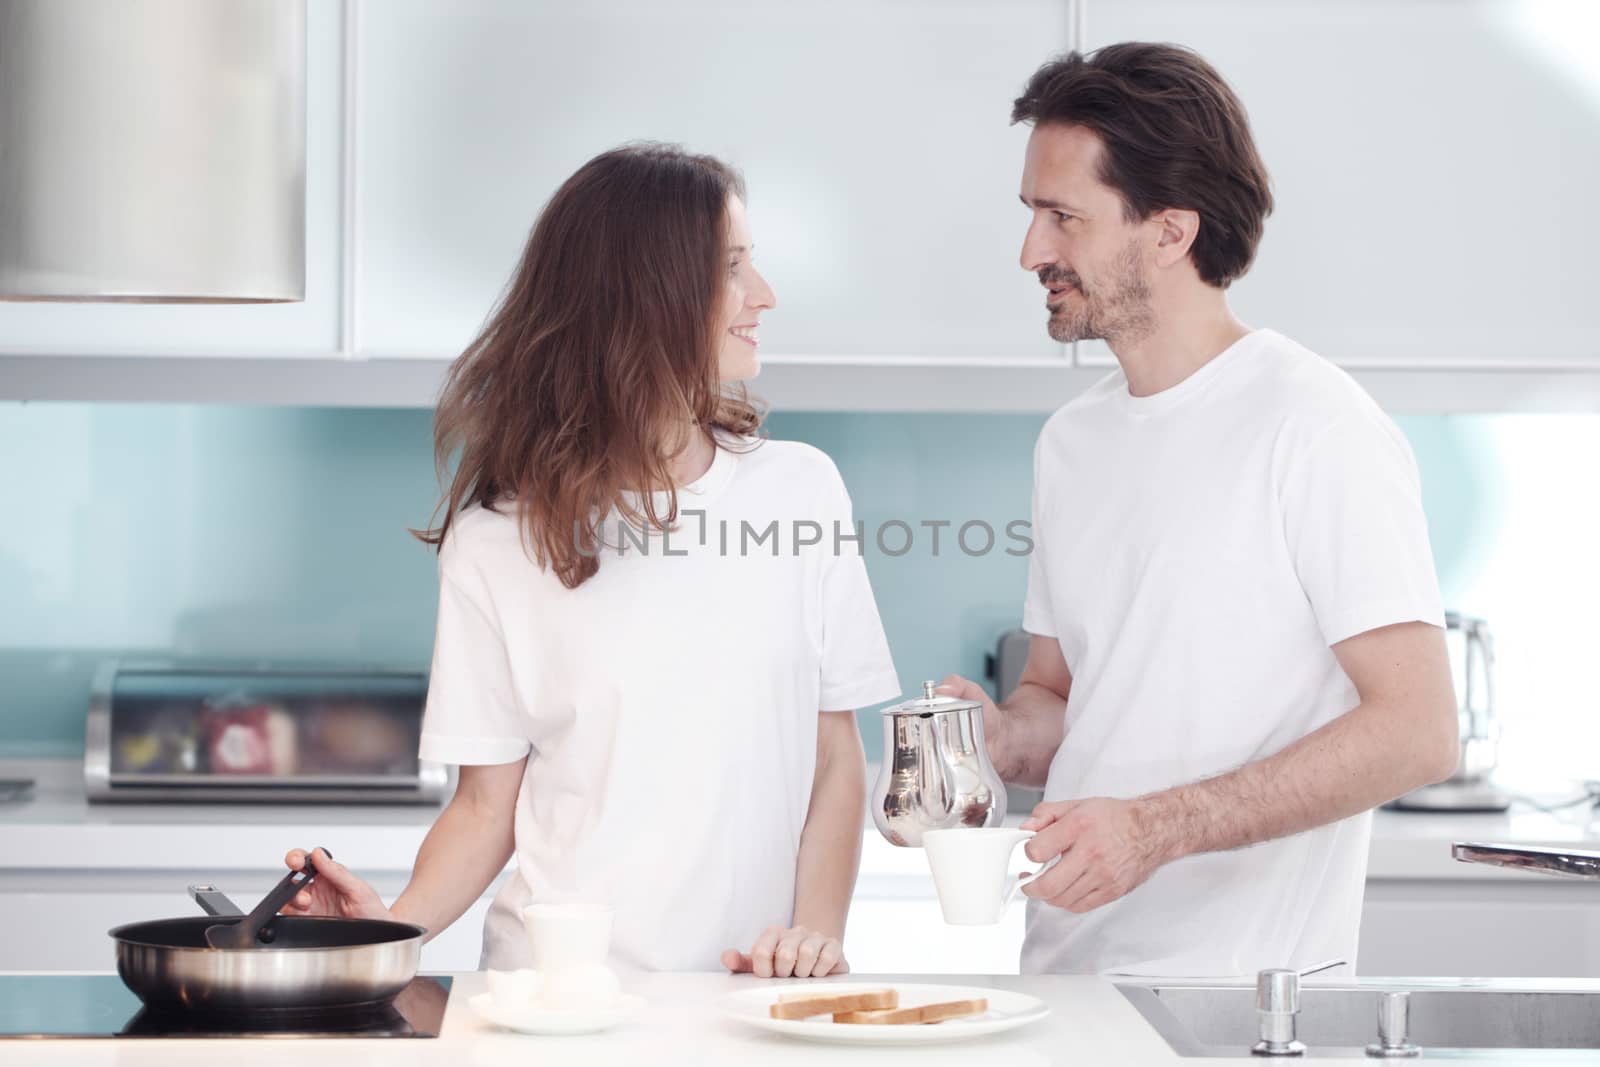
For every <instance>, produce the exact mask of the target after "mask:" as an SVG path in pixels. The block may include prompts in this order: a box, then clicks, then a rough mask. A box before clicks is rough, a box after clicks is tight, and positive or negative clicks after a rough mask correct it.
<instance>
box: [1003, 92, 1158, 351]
mask: <svg viewBox="0 0 1600 1067" xmlns="http://www.w3.org/2000/svg"><path fill="white" fill-rule="evenodd" d="M1101 151H1102V149H1101V144H1100V137H1099V135H1098V134H1096V133H1094V132H1093V131H1091V130H1088V129H1085V128H1084V127H1082V126H1068V125H1064V124H1061V123H1047V124H1045V125H1042V126H1037V127H1035V128H1034V131H1033V134H1032V136H1030V137H1029V138H1028V154H1027V158H1026V161H1025V162H1024V164H1023V167H1022V202H1023V203H1024V204H1026V205H1027V206H1028V208H1029V210H1030V211H1032V213H1033V219H1032V221H1031V222H1030V223H1029V224H1028V234H1027V236H1026V237H1025V238H1024V239H1023V242H1022V267H1023V269H1024V270H1031V271H1033V272H1034V273H1035V274H1037V275H1038V276H1039V282H1040V284H1041V285H1043V286H1044V287H1045V289H1046V290H1047V293H1046V297H1045V307H1046V308H1048V309H1049V311H1050V321H1049V324H1048V327H1047V328H1048V329H1049V331H1050V336H1051V337H1052V338H1054V339H1055V340H1057V341H1060V342H1062V343H1064V344H1065V343H1067V342H1070V341H1090V340H1105V341H1108V342H1110V343H1111V344H1112V345H1113V347H1115V346H1116V345H1117V344H1118V343H1119V342H1120V343H1124V344H1127V343H1132V342H1134V341H1137V340H1140V339H1141V338H1143V337H1145V336H1148V335H1149V334H1150V333H1151V332H1153V331H1154V329H1155V321H1156V320H1155V312H1154V309H1153V308H1152V306H1151V301H1150V281H1149V273H1148V272H1149V268H1148V265H1147V264H1146V263H1145V259H1144V257H1145V249H1144V248H1143V246H1142V244H1141V242H1140V237H1141V234H1142V233H1143V232H1144V230H1145V226H1146V224H1145V223H1140V222H1129V221H1127V219H1126V218H1125V217H1124V215H1123V206H1122V198H1121V197H1120V196H1119V195H1118V194H1117V192H1116V190H1114V189H1112V188H1111V187H1110V186H1109V185H1106V184H1105V183H1104V182H1102V181H1101V180H1100V177H1099V174H1100V170H1099V166H1100V153H1101Z"/></svg>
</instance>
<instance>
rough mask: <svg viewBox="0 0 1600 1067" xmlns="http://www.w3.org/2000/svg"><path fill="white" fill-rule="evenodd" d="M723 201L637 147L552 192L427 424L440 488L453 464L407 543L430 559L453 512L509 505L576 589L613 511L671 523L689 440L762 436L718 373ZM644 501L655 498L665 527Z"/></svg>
mask: <svg viewBox="0 0 1600 1067" xmlns="http://www.w3.org/2000/svg"><path fill="white" fill-rule="evenodd" d="M733 195H737V196H740V197H743V195H744V184H743V182H742V180H741V179H740V177H739V175H738V174H737V173H736V172H735V171H734V170H733V169H732V168H731V167H729V166H727V165H726V164H724V163H722V162H721V161H719V160H717V159H714V158H712V157H710V156H701V155H691V154H689V153H687V152H685V151H683V150H682V149H681V148H679V147H677V146H675V145H662V144H648V143H647V144H631V145H625V146H623V147H621V148H616V149H613V150H611V151H609V152H604V153H602V154H600V155H598V156H596V157H595V158H593V159H591V160H590V161H589V162H587V163H585V164H584V165H583V166H582V167H581V168H579V169H578V171H577V173H575V174H574V175H573V176H572V177H570V178H568V179H567V181H566V182H565V183H564V184H563V185H562V186H561V188H560V189H557V190H556V192H555V195H554V196H552V197H551V198H550V202H549V203H547V204H546V205H545V207H544V210H543V211H542V212H540V214H539V218H538V220H537V221H536V222H535V223H534V226H533V231H532V233H530V234H529V236H528V243H527V246H526V247H525V248H524V249H523V251H522V259H521V262H520V263H519V264H518V265H517V271H516V274H515V275H514V276H513V277H512V279H511V282H510V285H509V286H508V288H507V290H506V292H505V294H504V296H503V297H502V298H501V301H500V303H499V305H498V306H497V307H496V309H495V311H494V313H493V314H492V315H491V316H490V318H489V321H488V324H487V325H486V326H484V328H483V332H482V333H480V334H479V335H478V337H477V339H476V340H474V341H473V342H472V344H470V345H468V346H467V349H466V351H464V352H463V353H462V354H461V356H460V357H459V358H458V359H457V360H456V361H455V363H454V364H452V365H451V367H450V373H449V376H448V378H447V379H446V381H445V386H444V390H443V392H442V393H441V395H440V398H439V404H438V408H437V410H436V412H435V415H434V461H435V463H436V464H437V468H438V473H439V476H440V479H441V481H442V480H443V478H444V476H445V472H446V470H447V469H448V467H449V464H450V460H451V458H452V457H453V456H455V455H456V454H457V453H458V452H459V460H458V461H457V464H456V469H455V474H454V475H453V477H451V479H450V484H449V488H448V489H447V490H446V491H445V494H444V497H443V499H442V500H441V501H440V503H439V508H438V511H436V512H435V517H436V518H437V517H438V513H439V511H442V512H443V513H444V517H443V521H441V522H439V524H438V525H437V526H435V527H432V528H430V529H428V530H425V531H417V530H413V531H412V532H413V533H414V534H415V535H416V536H417V537H418V538H420V539H421V540H423V541H425V542H427V543H428V544H431V545H434V546H442V545H443V544H444V540H445V537H446V536H447V535H448V534H449V532H450V526H451V523H452V521H453V520H454V518H455V516H457V515H458V514H460V513H461V512H462V511H463V510H464V509H466V508H468V507H470V506H472V505H473V504H478V505H480V506H482V507H484V508H487V509H489V510H495V506H496V504H497V503H500V502H502V501H504V500H506V499H507V498H514V500H515V504H516V508H517V513H518V520H519V522H520V524H521V527H522V534H523V540H524V543H525V545H526V546H527V547H528V548H530V549H531V550H532V553H533V558H534V559H535V560H536V561H537V562H538V563H539V565H540V566H544V567H548V568H550V569H551V570H552V571H554V573H555V574H556V576H557V577H559V578H560V580H561V584H562V585H565V586H566V587H567V588H569V589H574V588H576V587H578V586H579V585H581V584H582V583H583V582H584V581H586V580H587V579H589V578H590V577H592V576H593V575H594V574H595V572H596V570H598V568H599V550H600V548H601V533H600V523H601V522H602V520H604V519H605V517H606V516H607V515H608V514H610V513H611V512H612V511H613V510H615V511H618V512H620V513H621V514H622V515H623V516H624V517H625V518H626V519H627V520H628V521H630V522H632V523H634V524H636V525H648V526H649V527H653V528H657V529H660V528H664V527H665V526H667V525H670V524H671V523H672V522H674V521H676V519H677V494H676V492H675V491H674V488H673V482H672V475H671V461H672V458H673V456H674V455H676V454H677V453H678V452H679V451H680V450H681V449H682V448H683V447H684V446H685V445H686V444H688V443H689V441H690V440H691V435H692V434H693V433H695V432H698V431H699V429H700V428H704V429H715V430H722V431H725V432H726V433H727V434H737V435H744V434H751V433H754V432H755V431H756V430H757V429H758V428H759V427H760V425H761V412H760V410H759V409H758V408H757V407H756V406H755V405H754V404H753V403H752V402H751V400H750V398H749V396H748V395H747V394H746V393H745V391H744V389H743V387H742V386H738V387H736V388H734V389H733V390H731V391H728V392H725V391H724V388H723V385H722V382H721V378H720V376H719V374H718V370H717V357H718V351H719V347H720V346H719V343H718V342H719V341H720V337H719V336H718V335H717V333H716V331H715V328H714V325H713V317H714V316H715V315H716V313H717V310H718V304H719V301H720V299H721V296H722V293H723V289H724V285H725V280H724V279H725V275H726V272H727V256H728V226H727V210H728V198H729V197H730V196H733ZM719 447H720V446H719ZM652 492H665V493H667V494H669V495H668V508H667V513H666V514H665V515H658V514H657V509H656V506H655V501H654V500H653V499H652V495H651V494H652ZM634 500H637V501H638V502H639V505H638V506H635V504H634V503H633V501H634ZM641 508H642V513H641Z"/></svg>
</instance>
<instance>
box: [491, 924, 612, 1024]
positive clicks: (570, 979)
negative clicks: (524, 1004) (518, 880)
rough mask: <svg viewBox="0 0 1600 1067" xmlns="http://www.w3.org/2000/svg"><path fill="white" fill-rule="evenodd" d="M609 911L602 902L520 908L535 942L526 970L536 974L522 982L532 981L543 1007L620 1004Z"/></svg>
mask: <svg viewBox="0 0 1600 1067" xmlns="http://www.w3.org/2000/svg"><path fill="white" fill-rule="evenodd" d="M611 916H612V911H611V909H610V908H609V907H607V906H605V905H603V904H586V903H572V904H530V905H528V906H527V907H526V908H523V909H522V926H523V929H524V930H526V931H527V932H528V939H529V941H530V942H531V943H532V947H533V970H532V971H528V972H523V973H526V974H531V975H534V976H535V977H534V978H533V979H531V980H528V979H525V980H524V981H531V982H532V983H533V984H534V986H535V988H536V990H537V994H536V1004H537V1005H538V1006H539V1007H541V1008H545V1009H547V1010H554V1011H582V1010H589V1009H595V1008H606V1007H612V1006H614V1005H615V1004H616V1003H617V1000H618V998H619V997H620V996H621V993H622V987H621V983H619V982H618V980H617V976H616V975H615V974H614V973H612V971H611V969H610V968H609V967H607V966H606V957H607V954H608V953H609V952H610V949H611ZM502 981H503V983H504V984H507V985H510V983H509V982H505V980H502ZM518 993H520V989H518Z"/></svg>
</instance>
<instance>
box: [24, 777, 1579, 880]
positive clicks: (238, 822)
mask: <svg viewBox="0 0 1600 1067" xmlns="http://www.w3.org/2000/svg"><path fill="white" fill-rule="evenodd" d="M81 775H82V769H81V766H80V764H78V763H77V762H76V761H73V760H27V761H19V760H0V776H12V777H31V778H34V779H36V781H37V783H38V784H37V785H36V786H35V788H34V791H33V793H32V794H31V795H30V796H29V797H28V798H25V799H22V800H18V801H13V802H10V803H3V804H0V870H5V869H8V868H9V869H13V870H16V869H29V870H41V869H56V870H106V869H124V870H131V869H139V870H179V869H183V870H192V869H195V868H197V867H204V868H206V869H208V870H216V871H219V872H220V871H230V870H272V869H276V866H277V864H278V862H279V861H280V857H281V856H282V854H283V852H284V851H287V850H288V849H289V848H291V847H296V846H315V845H322V846H324V847H326V848H329V849H331V850H332V851H333V853H334V855H336V856H338V857H339V859H340V860H341V861H342V862H344V863H345V864H347V865H348V866H351V867H354V868H356V869H358V870H365V871H369V872H373V873H383V872H395V873H403V872H406V871H409V870H410V868H411V863H412V860H413V859H414V858H415V856H416V854H417V847H418V846H419V845H420V844H421V843H422V838H423V835H424V834H426V833H427V830H428V827H429V826H430V825H431V824H432V822H433V820H434V818H435V817H436V816H437V815H438V811H439V809H438V808H437V807H434V806H431V805H417V806H402V805H372V806H363V805H357V804H341V805H327V806H318V805H304V804H199V805H184V804H90V803H88V802H87V800H86V799H85V798H84V794H83V784H82V776H81ZM1008 821H1009V822H1012V823H1016V822H1020V821H1021V816H1012V817H1011V818H1010V819H1009V820H1008ZM1463 840H1472V841H1497V842H1506V843H1511V844H1525V845H1566V846H1568V847H1574V848H1577V847H1588V848H1600V823H1592V822H1591V821H1590V818H1589V812H1588V809H1586V808H1584V807H1576V808H1570V809H1566V810H1563V811H1560V812H1545V811H1539V810H1537V809H1533V808H1528V807H1513V809H1512V810H1511V812H1510V813H1508V814H1506V815H1440V814H1423V813H1412V812H1392V811H1379V812H1378V813H1377V814H1376V816H1375V817H1374V820H1373V830H1372V851H1371V860H1370V864H1369V867H1368V872H1367V877H1368V879H1369V880H1388V879H1397V880H1398V879H1451V880H1458V879H1473V880H1503V879H1515V880H1526V879H1536V878H1542V877H1543V876H1540V875H1536V874H1528V873H1525V872H1515V871H1506V870H1502V869H1498V868H1493V867H1485V866H1480V865H1471V864H1462V863H1457V862H1455V861H1454V860H1453V859H1451V857H1450V845H1451V843H1452V842H1453V841H1463ZM202 857H203V859H202ZM197 861H199V862H197ZM931 891H932V885H931V882H930V880H929V877H928V868H927V862H926V860H925V859H924V858H923V855H922V852H921V850H920V849H906V848H896V847H895V846H893V845H890V844H889V843H888V842H887V841H885V840H884V839H883V838H882V837H881V836H880V835H879V834H878V833H877V832H876V831H875V830H874V829H872V828H871V827H870V826H867V827H866V828H864V830H863V834H862V858H861V884H860V886H859V887H858V893H864V894H869V895H874V896H886V897H894V896H918V897H922V896H927V895H929V894H930V893H931Z"/></svg>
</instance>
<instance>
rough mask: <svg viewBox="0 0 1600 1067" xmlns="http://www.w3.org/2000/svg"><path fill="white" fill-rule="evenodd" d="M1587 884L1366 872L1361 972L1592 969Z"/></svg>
mask: <svg viewBox="0 0 1600 1067" xmlns="http://www.w3.org/2000/svg"><path fill="white" fill-rule="evenodd" d="M1594 890H1595V887H1594V886H1592V885H1590V884H1588V883H1587V882H1582V881H1577V880H1573V881H1561V880H1558V879H1544V880H1531V881H1527V882H1522V881H1517V882H1511V881H1476V880H1466V879H1451V880H1449V881H1415V882H1412V881H1377V880H1374V881H1369V882H1368V883H1367V894H1366V903H1365V906H1364V908H1363V910H1362V914H1361V948H1360V955H1359V957H1358V963H1359V966H1360V973H1361V974H1362V975H1366V976H1374V975H1401V976H1419V977H1420V976H1430V975H1480V976H1481V975H1493V976H1495V977H1503V978H1596V977H1600V899H1597V898H1596V895H1595V891H1594Z"/></svg>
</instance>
